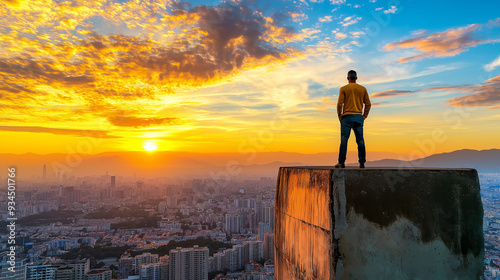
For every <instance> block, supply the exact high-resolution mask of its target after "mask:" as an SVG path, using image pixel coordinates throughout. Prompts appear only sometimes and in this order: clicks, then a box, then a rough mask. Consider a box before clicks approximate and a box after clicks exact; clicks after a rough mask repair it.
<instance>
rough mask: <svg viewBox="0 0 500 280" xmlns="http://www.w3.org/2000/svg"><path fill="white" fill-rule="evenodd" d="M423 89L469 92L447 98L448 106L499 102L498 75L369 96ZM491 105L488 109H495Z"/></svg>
mask: <svg viewBox="0 0 500 280" xmlns="http://www.w3.org/2000/svg"><path fill="white" fill-rule="evenodd" d="M423 91H449V92H462V93H469V94H467V95H464V96H459V97H453V98H451V99H450V100H448V101H447V102H446V103H448V105H449V106H454V107H477V106H494V105H497V104H500V76H496V77H494V78H491V79H488V80H486V81H485V82H484V83H482V84H480V85H477V86H473V85H460V86H444V87H430V88H420V89H415V90H394V89H391V90H386V91H380V92H375V93H373V94H371V95H370V96H371V97H389V96H399V95H409V94H413V93H418V92H423ZM496 108H497V107H493V108H490V109H496Z"/></svg>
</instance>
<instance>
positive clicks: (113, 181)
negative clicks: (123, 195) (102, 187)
mask: <svg viewBox="0 0 500 280" xmlns="http://www.w3.org/2000/svg"><path fill="white" fill-rule="evenodd" d="M115 178H116V177H115V176H111V188H112V189H114V188H115V183H116V181H115Z"/></svg>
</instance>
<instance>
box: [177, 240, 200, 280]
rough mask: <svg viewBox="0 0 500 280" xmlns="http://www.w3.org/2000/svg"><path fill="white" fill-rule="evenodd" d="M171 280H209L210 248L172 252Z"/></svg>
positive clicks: (182, 249)
mask: <svg viewBox="0 0 500 280" xmlns="http://www.w3.org/2000/svg"><path fill="white" fill-rule="evenodd" d="M169 280H208V248H207V247H203V248H199V247H198V246H195V247H193V248H180V247H179V248H177V249H172V250H170V253H169Z"/></svg>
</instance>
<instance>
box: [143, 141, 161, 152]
mask: <svg viewBox="0 0 500 280" xmlns="http://www.w3.org/2000/svg"><path fill="white" fill-rule="evenodd" d="M142 147H143V148H144V150H146V151H148V152H153V151H156V150H158V143H156V142H152V141H145V142H143V143H142Z"/></svg>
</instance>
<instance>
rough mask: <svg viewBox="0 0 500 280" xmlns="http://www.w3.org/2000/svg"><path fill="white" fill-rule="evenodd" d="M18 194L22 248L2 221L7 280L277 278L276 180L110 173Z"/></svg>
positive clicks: (37, 183) (25, 186)
mask: <svg viewBox="0 0 500 280" xmlns="http://www.w3.org/2000/svg"><path fill="white" fill-rule="evenodd" d="M17 185H18V188H17V196H16V198H15V202H16V205H17V207H16V209H15V215H16V218H17V221H16V223H17V228H16V230H15V234H16V236H15V244H16V247H15V252H11V251H10V245H9V244H8V242H7V240H8V237H9V232H8V227H7V222H3V223H4V224H3V225H2V230H3V233H2V242H1V244H2V245H1V246H2V248H1V249H2V251H3V252H2V253H1V258H2V270H1V275H0V278H1V279H30V280H34V279H38V280H46V279H67V280H73V279H74V280H108V279H144V280H145V279H147V280H168V279H235V280H236V279H245V280H247V279H249V280H250V279H259V280H260V279H265V280H270V279H274V277H273V275H274V264H273V260H274V234H273V229H274V193H275V189H276V179H275V178H266V177H262V178H257V179H246V180H213V179H178V178H177V179H172V178H158V179H144V178H136V177H130V178H124V177H115V176H112V175H110V174H106V175H103V176H100V177H85V178H75V177H70V178H66V177H61V178H59V179H58V180H50V179H47V178H44V177H42V176H41V178H39V180H34V181H22V180H19V181H18V182H17ZM6 188H7V186H6V185H5V189H6ZM2 199H3V200H4V202H5V203H4V205H7V200H8V198H7V197H6V196H2ZM3 213H4V214H3V219H2V221H7V218H8V213H5V212H3ZM9 253H10V254H14V253H15V256H16V269H15V272H16V273H15V274H14V273H12V272H11V271H9V270H8V268H9V267H10V266H11V264H9V262H8V261H9Z"/></svg>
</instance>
